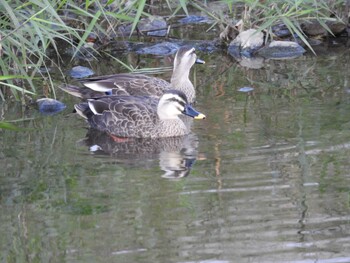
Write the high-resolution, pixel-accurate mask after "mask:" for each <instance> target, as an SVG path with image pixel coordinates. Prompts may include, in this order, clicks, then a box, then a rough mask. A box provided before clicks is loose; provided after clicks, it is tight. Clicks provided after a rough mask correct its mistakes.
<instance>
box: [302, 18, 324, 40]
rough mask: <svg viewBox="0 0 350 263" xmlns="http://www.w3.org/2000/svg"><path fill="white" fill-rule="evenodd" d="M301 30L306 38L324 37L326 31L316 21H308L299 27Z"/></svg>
mask: <svg viewBox="0 0 350 263" xmlns="http://www.w3.org/2000/svg"><path fill="white" fill-rule="evenodd" d="M301 28H302V30H303V31H304V33H305V34H306V35H308V36H326V35H327V30H326V29H325V28H324V27H323V26H322V25H321V24H320V23H319V22H318V21H317V20H310V21H307V22H304V23H303V24H302V25H301Z"/></svg>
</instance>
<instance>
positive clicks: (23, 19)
mask: <svg viewBox="0 0 350 263" xmlns="http://www.w3.org/2000/svg"><path fill="white" fill-rule="evenodd" d="M209 2H210V1H209V0H194V1H188V0H165V1H161V0H158V1H157V0H104V1H100V0H78V1H73V0H61V1H59V0H29V1H23V0H0V28H1V31H0V76H1V77H0V98H1V99H2V100H5V99H6V98H8V97H13V98H15V99H17V100H20V99H24V98H25V97H26V95H29V96H34V95H35V94H38V93H40V90H38V89H37V88H36V85H35V78H37V79H40V80H42V82H43V83H42V86H47V87H50V89H49V92H51V93H52V94H53V96H55V89H54V83H53V80H52V77H51V75H50V73H49V70H48V68H49V66H52V65H55V64H58V65H57V68H60V65H59V63H60V62H61V54H60V50H59V47H58V44H57V43H58V41H60V42H64V43H65V45H66V46H67V45H69V46H70V47H71V48H72V49H73V50H74V52H73V56H74V55H76V54H77V53H78V52H79V51H80V48H81V47H82V46H83V45H84V43H85V40H86V39H87V38H88V36H89V35H90V33H96V35H98V36H106V37H108V36H109V35H110V33H111V32H113V31H114V30H115V28H117V27H118V26H119V25H121V24H123V23H129V24H131V32H130V35H131V34H132V32H133V31H134V30H135V29H136V26H137V24H138V22H139V20H140V19H141V18H142V17H145V16H149V15H150V14H148V13H147V12H146V10H147V8H148V7H149V5H150V4H164V5H166V6H168V7H169V13H170V14H172V15H174V14H176V13H178V12H179V11H181V10H182V11H183V12H184V13H185V14H187V15H188V14H189V12H190V9H189V8H190V7H195V8H197V9H199V10H201V11H204V12H206V13H207V14H209V15H210V16H211V17H212V18H214V19H216V22H215V23H214V25H216V24H218V23H223V24H225V23H226V24H228V23H230V22H231V21H232V20H233V19H237V17H239V18H242V19H243V21H244V24H245V26H246V27H257V28H259V29H260V30H265V31H266V32H268V33H271V28H272V26H273V25H276V24H278V23H284V24H285V25H286V26H287V27H288V28H289V30H290V31H291V32H293V33H295V34H296V35H298V36H299V38H300V39H302V40H303V41H304V42H305V43H306V44H307V45H308V43H307V39H306V37H305V35H304V34H303V32H302V30H301V28H300V25H301V23H302V22H303V21H306V20H310V19H316V20H317V21H319V22H320V24H321V25H322V26H324V27H325V28H326V29H328V28H327V24H326V22H327V21H328V20H329V19H330V17H329V15H330V13H331V10H332V8H333V7H334V6H339V5H340V4H341V3H342V2H343V1H337V0H332V1H325V0H305V1H303V0H286V1H272V0H266V1H259V0H244V1H237V0H221V2H223V3H225V4H226V6H227V8H225V9H224V10H221V11H220V12H219V13H218V12H217V11H215V12H214V11H211V10H210V9H209V8H208V7H207V4H208V3H209ZM174 6H175V7H176V8H175V10H174V9H173V7H174ZM237 7H242V9H239V8H237ZM237 10H243V12H241V13H239V12H237ZM214 25H213V26H214ZM309 47H310V46H309ZM48 48H50V50H54V54H53V55H52V53H51V55H50V56H48V52H47V51H48ZM310 48H311V47H310ZM94 54H98V53H94ZM42 69H44V70H42ZM43 72H45V73H43Z"/></svg>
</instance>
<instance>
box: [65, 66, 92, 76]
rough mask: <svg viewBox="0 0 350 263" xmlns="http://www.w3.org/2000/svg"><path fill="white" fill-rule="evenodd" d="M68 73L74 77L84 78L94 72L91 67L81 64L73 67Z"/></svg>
mask: <svg viewBox="0 0 350 263" xmlns="http://www.w3.org/2000/svg"><path fill="white" fill-rule="evenodd" d="M68 73H69V75H70V76H71V77H72V78H75V79H81V78H86V77H89V76H91V75H94V74H95V73H94V72H93V71H92V70H91V69H89V68H87V67H83V66H76V67H73V68H72V69H71V70H70V71H69V72H68Z"/></svg>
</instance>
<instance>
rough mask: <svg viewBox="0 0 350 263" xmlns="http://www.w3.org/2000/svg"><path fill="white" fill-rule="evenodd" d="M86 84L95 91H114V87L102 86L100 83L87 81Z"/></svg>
mask: <svg viewBox="0 0 350 263" xmlns="http://www.w3.org/2000/svg"><path fill="white" fill-rule="evenodd" d="M84 86H85V87H88V88H89V89H92V90H94V91H98V92H111V91H112V89H110V88H106V87H102V86H101V85H99V84H98V83H95V82H85V83H84Z"/></svg>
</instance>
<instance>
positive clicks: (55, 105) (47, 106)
mask: <svg viewBox="0 0 350 263" xmlns="http://www.w3.org/2000/svg"><path fill="white" fill-rule="evenodd" d="M36 103H37V105H38V109H39V111H40V113H42V114H44V115H53V114H56V113H59V112H61V111H63V110H64V109H65V108H66V105H65V104H64V103H62V102H60V101H58V100H54V99H49V98H42V99H38V100H37V101H36Z"/></svg>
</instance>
